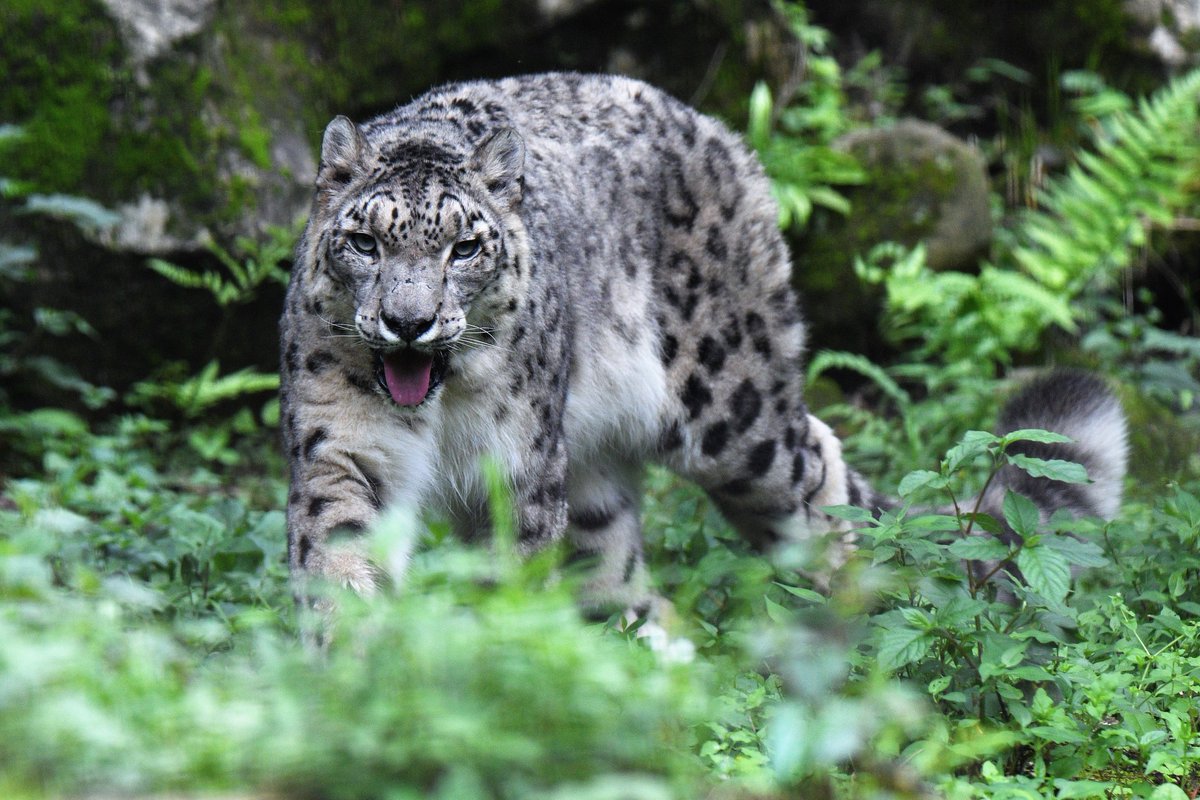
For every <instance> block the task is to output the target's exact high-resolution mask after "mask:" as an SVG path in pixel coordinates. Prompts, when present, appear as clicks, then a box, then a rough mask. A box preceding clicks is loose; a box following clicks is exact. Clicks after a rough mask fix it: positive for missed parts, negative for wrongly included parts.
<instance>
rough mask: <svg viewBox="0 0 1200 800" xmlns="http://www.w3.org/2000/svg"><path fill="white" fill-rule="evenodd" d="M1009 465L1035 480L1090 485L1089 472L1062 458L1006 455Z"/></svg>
mask: <svg viewBox="0 0 1200 800" xmlns="http://www.w3.org/2000/svg"><path fill="white" fill-rule="evenodd" d="M1005 458H1007V459H1008V463H1010V464H1012V465H1013V466H1014V467H1018V468H1020V469H1023V470H1025V471H1026V472H1028V473H1029V474H1030V475H1032V476H1033V477H1035V478H1049V479H1050V480H1053V481H1062V482H1063V483H1090V479H1089V478H1088V474H1087V470H1086V469H1084V468H1083V466H1082V465H1081V464H1076V463H1075V462H1073V461H1063V460H1062V459H1060V458H1034V457H1033V456H1027V455H1025V454H1024V453H1005Z"/></svg>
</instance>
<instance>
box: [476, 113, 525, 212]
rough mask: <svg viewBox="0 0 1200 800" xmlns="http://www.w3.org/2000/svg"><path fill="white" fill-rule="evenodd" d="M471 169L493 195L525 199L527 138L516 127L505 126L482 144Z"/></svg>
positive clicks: (512, 199) (510, 198)
mask: <svg viewBox="0 0 1200 800" xmlns="http://www.w3.org/2000/svg"><path fill="white" fill-rule="evenodd" d="M471 169H473V170H474V171H476V172H478V173H479V175H480V177H481V178H483V184H484V186H486V187H487V188H488V191H489V192H491V193H492V194H495V195H498V196H500V197H505V198H507V199H508V200H509V201H510V202H512V203H516V202H517V201H519V200H520V199H521V186H522V181H523V176H524V173H525V141H524V140H523V139H522V138H521V134H519V133H517V132H516V131H515V130H513V129H512V128H501V129H500V130H498V131H496V132H495V133H494V134H492V135H491V136H490V137H488V139H487V141H485V142H484V143H483V144H481V145H479V147H478V148H477V149H476V150H475V155H473V156H471Z"/></svg>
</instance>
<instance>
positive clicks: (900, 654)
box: [878, 628, 933, 672]
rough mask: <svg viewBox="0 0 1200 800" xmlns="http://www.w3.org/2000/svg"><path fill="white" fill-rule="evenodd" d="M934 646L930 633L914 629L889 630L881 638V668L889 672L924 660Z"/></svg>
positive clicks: (879, 656) (879, 653) (879, 655)
mask: <svg viewBox="0 0 1200 800" xmlns="http://www.w3.org/2000/svg"><path fill="white" fill-rule="evenodd" d="M932 644H933V638H932V635H931V634H930V633H929V632H928V631H919V630H914V629H913V628H888V629H885V630H884V632H883V634H882V635H881V636H880V637H879V652H878V659H879V666H881V667H883V668H884V669H885V670H888V671H889V672H893V671H895V670H898V669H900V668H901V667H903V666H905V665H906V664H911V663H912V662H914V661H916V660H918V659H920V658H924V656H925V654H926V653H928V652H929V648H930V647H931V646H932Z"/></svg>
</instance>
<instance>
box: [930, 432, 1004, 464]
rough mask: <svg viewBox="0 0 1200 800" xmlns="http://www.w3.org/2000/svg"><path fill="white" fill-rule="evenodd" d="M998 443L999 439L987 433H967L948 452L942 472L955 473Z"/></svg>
mask: <svg viewBox="0 0 1200 800" xmlns="http://www.w3.org/2000/svg"><path fill="white" fill-rule="evenodd" d="M998 441H1000V439H999V437H997V436H996V435H994V434H991V433H988V432H987V431H967V432H966V433H965V434H963V437H962V439H961V440H960V441H959V443H958V444H956V445H955V446H954V447H951V448H950V450H949V451H947V453H946V458H945V460H944V461H943V462H942V471H943V472H946V473H950V472H954V471H955V470H957V469H958V468H959V467H961V466H962V465H963V464H965V463H968V462H970V461H972V460H974V459H975V458H976V457H977V456H979V455H981V454H982V453H986V452H987V451H988V448H989V447H990V446H991V445H993V444H995V443H996V442H998Z"/></svg>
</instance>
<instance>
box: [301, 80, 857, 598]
mask: <svg viewBox="0 0 1200 800" xmlns="http://www.w3.org/2000/svg"><path fill="white" fill-rule="evenodd" d="M316 188H317V190H316V196H315V199H314V202H313V206H312V213H311V217H310V220H309V223H308V226H307V228H306V230H305V232H304V235H303V238H302V239H301V241H300V243H299V246H298V251H297V261H296V266H295V270H294V273H293V277H292V282H291V286H290V288H289V291H288V297H287V305H286V310H285V313H284V316H283V319H282V323H281V325H282V351H283V353H284V358H283V391H282V397H283V419H284V438H285V441H286V443H287V446H288V448H289V454H290V461H291V473H292V475H291V478H292V480H291V485H292V492H291V496H290V498H289V502H288V531H289V548H288V550H289V559H290V563H291V567H292V570H293V572H294V573H295V574H296V575H297V576H298V577H303V576H307V575H313V574H316V575H321V576H323V577H326V578H330V579H334V580H337V581H342V582H345V583H348V584H350V585H353V586H355V587H357V588H359V589H361V590H369V588H370V587H371V586H372V585H373V583H374V581H375V578H376V576H375V574H374V570H373V568H372V566H371V565H370V563H369V561H368V560H367V559H366V558H365V557H364V556H363V554H362V553H361V551H360V549H359V548H358V541H357V538H356V536H357V533H358V532H359V531H361V530H363V529H364V528H365V527H366V526H368V525H369V524H370V523H371V521H372V520H374V519H375V518H376V517H377V516H378V515H379V514H380V512H381V510H383V509H385V508H386V507H389V506H393V505H410V506H414V507H419V508H422V509H426V510H430V511H434V512H436V513H440V514H442V515H445V516H446V517H448V518H449V519H450V520H451V521H452V522H453V523H454V524H455V525H456V527H458V528H459V529H460V530H461V531H462V532H463V534H464V535H466V536H477V535H479V534H480V533H481V532H483V531H486V529H487V516H486V513H485V508H486V506H485V497H484V491H483V485H482V482H481V479H480V475H479V470H478V465H479V462H480V458H481V457H483V456H485V455H488V454H490V455H492V456H494V457H495V458H496V459H498V461H499V463H500V465H501V468H502V470H503V473H504V475H505V477H506V479H507V480H508V482H509V484H510V486H511V488H512V491H513V493H514V497H515V499H516V510H517V515H518V523H519V524H518V530H519V546H520V548H521V550H522V551H524V552H532V551H534V550H537V549H538V548H541V547H543V546H545V545H546V544H548V543H550V542H554V541H556V540H559V539H561V538H562V537H564V536H569V537H570V541H571V542H572V543H573V545H574V547H575V548H576V549H577V550H578V551H579V552H581V553H584V554H594V555H595V556H596V557H597V559H596V560H597V561H598V567H597V571H596V576H595V579H594V580H593V582H592V585H591V597H592V599H593V601H594V602H598V603H604V602H618V603H630V602H631V599H633V600H636V596H637V595H638V592H639V591H640V590H639V589H638V588H637V587H639V586H641V585H642V584H643V583H644V582H643V581H642V575H643V572H644V567H643V562H642V550H641V533H640V530H639V521H638V506H639V497H640V479H641V473H642V466H643V464H644V463H646V462H648V461H655V462H659V463H662V464H665V465H666V466H668V467H670V468H671V469H673V470H675V471H677V472H678V473H680V474H681V475H683V476H685V477H687V478H690V479H691V480H693V481H695V482H696V483H698V484H699V485H700V486H702V487H704V488H705V489H706V490H707V491H708V492H709V493H710V495H711V496H712V498H713V499H714V500H715V502H716V503H717V505H718V506H719V507H720V509H721V510H722V511H723V512H724V514H725V515H726V516H727V517H728V519H729V520H730V521H731V522H732V523H733V524H734V525H735V526H736V527H737V528H739V529H740V530H741V531H743V532H744V533H745V535H746V536H748V537H749V538H751V539H752V540H754V541H756V542H760V543H764V544H766V543H770V542H772V541H775V540H777V539H780V538H781V537H806V536H813V535H816V534H821V533H823V532H826V531H828V530H829V529H830V528H831V527H832V522H831V520H830V519H829V518H828V517H826V516H825V515H824V514H823V513H822V512H821V510H820V509H821V508H822V507H823V506H827V505H837V504H843V503H859V504H865V505H873V504H877V503H879V502H880V499H879V498H878V497H877V496H876V495H875V494H874V493H873V492H872V490H871V489H870V488H869V487H868V486H867V484H866V483H865V482H864V481H863V480H862V479H861V478H860V477H859V476H858V475H857V474H856V473H855V472H854V471H853V470H851V469H849V468H848V467H847V465H846V464H845V462H844V461H843V459H842V455H841V445H840V443H839V441H838V440H837V438H836V436H834V434H833V433H832V432H831V431H830V429H829V428H828V427H827V426H826V425H825V424H823V423H822V422H820V421H819V420H817V419H816V418H814V417H813V416H812V415H811V414H809V412H808V409H807V408H806V407H805V405H804V401H803V396H804V391H803V390H804V386H803V379H802V378H803V370H802V358H803V353H804V344H805V329H804V324H803V322H802V320H801V317H800V314H799V312H798V310H797V304H796V298H795V297H794V296H793V293H792V290H791V288H790V282H789V278H790V274H791V263H790V260H789V256H788V251H787V248H786V247H785V244H784V241H783V238H782V236H781V235H780V232H779V230H778V227H777V224H776V221H777V218H778V214H777V209H776V206H775V204H774V202H773V201H772V199H771V195H770V190H769V184H768V181H767V179H766V177H765V176H764V174H763V171H762V169H761V167H760V165H759V164H758V162H757V161H756V160H755V158H754V157H753V155H752V154H751V153H750V152H749V151H748V150H747V148H746V147H745V146H744V145H743V144H742V142H741V141H740V140H739V138H738V137H737V136H736V135H734V134H733V133H731V132H730V131H729V130H728V129H727V128H726V127H725V126H724V125H722V124H721V123H719V122H717V121H716V120H713V119H712V118H709V117H706V116H703V115H701V114H698V113H697V112H695V111H694V110H692V109H691V108H688V107H687V106H685V105H684V104H682V103H680V102H678V101H677V100H675V99H673V98H671V97H669V96H667V95H666V94H663V93H662V92H660V91H658V90H656V89H654V88H652V87H650V86H647V85H646V84H643V83H640V82H637V81H633V80H629V79H625V78H619V77H609V76H581V75H573V74H550V75H541V76H533V77H525V78H513V79H508V80H501V81H496V82H478V83H466V84H457V85H451V86H447V87H444V88H441V89H437V90H435V91H432V92H430V93H428V94H426V95H424V96H422V97H419V98H418V99H416V100H414V101H413V102H411V103H410V104H408V105H406V106H403V107H401V108H398V109H396V110H395V111H393V112H391V113H388V114H385V115H383V116H381V117H378V118H376V119H374V120H371V121H369V122H367V123H364V124H362V125H354V124H353V123H351V122H350V121H349V120H347V119H345V118H338V119H336V120H334V121H333V122H332V123H330V125H329V127H328V128H327V129H326V132H325V136H324V140H323V143H322V158H321V166H320V171H319V176H318V179H317V187H316ZM364 236H365V237H367V238H363V237H364ZM468 251H470V255H469V256H466V255H463V254H465V253H468ZM389 359H390V360H389ZM383 363H387V364H391V365H393V366H391V367H389V369H390V370H391V371H390V372H386V373H385V374H384V379H383V380H381V379H380V374H381V373H380V370H381V364H383ZM410 363H417V364H418V365H419V368H416V369H415V371H414V369H410V368H409V367H408V366H405V365H407V364H410ZM430 364H432V366H429V365H430ZM395 365H399V366H395ZM421 370H424V372H422V371H421ZM397 376H399V377H397ZM414 376H415V377H414ZM426 378H428V379H426ZM397 387H399V388H397ZM410 395H411V396H410ZM397 398H399V399H397ZM413 399H417V400H419V402H412V400H413Z"/></svg>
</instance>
